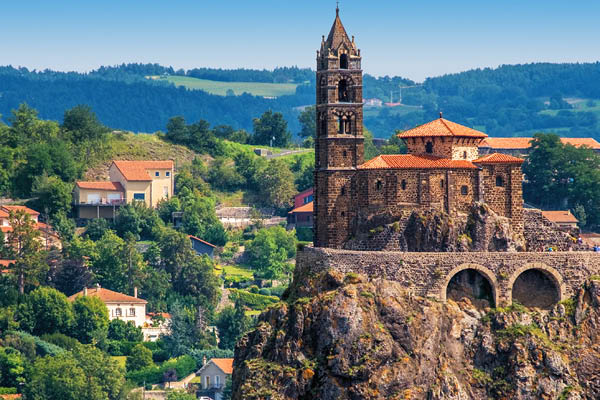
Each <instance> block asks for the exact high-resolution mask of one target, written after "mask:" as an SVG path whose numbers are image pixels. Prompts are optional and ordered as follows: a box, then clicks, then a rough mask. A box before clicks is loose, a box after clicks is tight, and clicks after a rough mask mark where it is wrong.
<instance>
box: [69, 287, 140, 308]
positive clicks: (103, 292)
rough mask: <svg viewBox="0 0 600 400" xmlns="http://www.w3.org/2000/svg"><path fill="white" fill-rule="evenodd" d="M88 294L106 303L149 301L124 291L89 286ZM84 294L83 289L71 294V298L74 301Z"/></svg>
mask: <svg viewBox="0 0 600 400" xmlns="http://www.w3.org/2000/svg"><path fill="white" fill-rule="evenodd" d="M87 295H88V296H90V297H98V298H99V299H100V300H102V301H103V302H104V303H144V304H145V303H147V301H146V300H144V299H140V298H138V297H133V296H128V295H126V294H123V293H119V292H114V291H112V290H109V289H105V288H97V287H94V288H88V290H87ZM80 296H83V290H82V291H81V292H77V293H75V294H74V295H72V296H69V300H71V301H74V300H75V299H76V298H77V297H80Z"/></svg>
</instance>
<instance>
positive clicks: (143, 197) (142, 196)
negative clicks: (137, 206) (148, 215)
mask: <svg viewBox="0 0 600 400" xmlns="http://www.w3.org/2000/svg"><path fill="white" fill-rule="evenodd" d="M133 199H134V200H140V201H144V200H146V193H134V194H133Z"/></svg>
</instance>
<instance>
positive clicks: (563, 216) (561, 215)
mask: <svg viewBox="0 0 600 400" xmlns="http://www.w3.org/2000/svg"><path fill="white" fill-rule="evenodd" d="M542 215H543V216H544V217H545V218H546V219H548V220H549V221H552V222H569V223H577V222H579V220H578V219H577V218H575V216H574V215H573V214H571V212H570V211H569V210H567V211H542Z"/></svg>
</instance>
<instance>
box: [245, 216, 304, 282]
mask: <svg viewBox="0 0 600 400" xmlns="http://www.w3.org/2000/svg"><path fill="white" fill-rule="evenodd" d="M246 252H247V253H248V262H249V264H250V265H251V266H252V268H254V269H255V270H256V271H257V273H258V275H260V276H261V277H263V278H266V279H277V278H279V277H281V276H282V275H283V274H285V273H287V272H289V271H290V269H291V266H290V264H289V263H288V262H287V260H289V259H290V258H293V257H294V256H295V255H296V235H295V233H294V231H290V232H287V231H286V230H285V229H284V228H282V227H281V226H274V227H271V228H265V229H261V230H259V231H258V232H257V233H256V236H255V237H254V239H252V240H251V241H250V243H248V245H247V246H246Z"/></svg>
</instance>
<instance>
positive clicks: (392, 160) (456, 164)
mask: <svg viewBox="0 0 600 400" xmlns="http://www.w3.org/2000/svg"><path fill="white" fill-rule="evenodd" d="M358 168H359V169H421V168H427V169H437V168H439V169H447V168H461V169H475V168H477V167H476V166H475V165H473V163H472V162H470V161H467V160H451V159H449V158H442V157H436V156H426V155H418V156H417V155H414V154H387V155H381V156H377V157H375V158H374V159H372V160H369V161H367V162H366V163H364V164H363V165H361V166H359V167H358Z"/></svg>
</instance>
